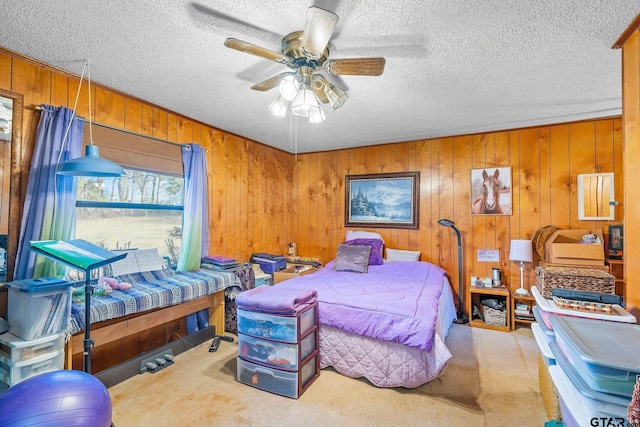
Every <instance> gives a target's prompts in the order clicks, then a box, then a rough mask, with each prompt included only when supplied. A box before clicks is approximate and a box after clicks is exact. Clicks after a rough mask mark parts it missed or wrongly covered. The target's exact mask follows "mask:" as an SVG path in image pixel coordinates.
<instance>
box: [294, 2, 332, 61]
mask: <svg viewBox="0 0 640 427" xmlns="http://www.w3.org/2000/svg"><path fill="white" fill-rule="evenodd" d="M337 23H338V15H336V14H335V13H333V12H329V11H328V10H324V9H320V8H318V7H310V8H309V9H308V10H307V19H306V21H305V23H304V32H303V33H302V50H303V52H304V54H305V55H306V56H307V58H309V59H318V58H320V57H321V56H322V53H323V52H324V49H325V48H326V47H327V44H328V43H329V39H330V38H331V35H332V34H333V31H334V30H335V28H336V24H337Z"/></svg>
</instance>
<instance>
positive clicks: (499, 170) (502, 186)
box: [471, 166, 513, 215]
mask: <svg viewBox="0 0 640 427" xmlns="http://www.w3.org/2000/svg"><path fill="white" fill-rule="evenodd" d="M512 213H513V203H512V187H511V166H508V167H486V168H482V169H471V215H512Z"/></svg>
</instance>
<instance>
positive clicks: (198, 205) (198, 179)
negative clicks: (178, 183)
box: [177, 144, 209, 333]
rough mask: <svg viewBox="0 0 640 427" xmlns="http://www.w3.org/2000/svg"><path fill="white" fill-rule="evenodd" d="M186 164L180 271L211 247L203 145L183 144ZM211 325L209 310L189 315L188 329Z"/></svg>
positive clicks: (193, 266) (194, 265) (190, 267)
mask: <svg viewBox="0 0 640 427" xmlns="http://www.w3.org/2000/svg"><path fill="white" fill-rule="evenodd" d="M182 166H183V168H184V201H183V203H182V205H183V208H184V210H183V212H182V243H181V245H180V256H179V257H178V266H177V269H178V270H179V271H189V270H195V269H197V268H199V267H200V259H201V258H202V256H203V254H205V255H206V254H207V253H208V251H209V197H208V196H209V195H208V189H207V157H206V151H205V150H204V149H203V148H202V147H201V146H199V145H196V144H187V145H184V146H183V147H182ZM207 326H209V310H201V311H199V312H197V313H193V314H190V315H188V316H187V332H188V333H192V332H195V331H198V330H200V329H203V328H206V327H207Z"/></svg>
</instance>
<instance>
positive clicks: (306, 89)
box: [224, 7, 385, 123]
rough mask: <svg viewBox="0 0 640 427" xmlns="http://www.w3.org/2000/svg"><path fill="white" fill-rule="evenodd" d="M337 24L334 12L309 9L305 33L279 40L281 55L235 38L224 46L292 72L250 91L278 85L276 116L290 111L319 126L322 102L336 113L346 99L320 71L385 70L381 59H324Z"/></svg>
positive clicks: (372, 73)
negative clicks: (282, 65) (274, 63)
mask: <svg viewBox="0 0 640 427" xmlns="http://www.w3.org/2000/svg"><path fill="white" fill-rule="evenodd" d="M337 23H338V16H337V15H336V14H335V13H333V12H330V11H327V10H324V9H320V8H317V7H310V8H309V9H308V10H307V16H306V20H305V26H304V31H294V32H292V33H289V34H287V35H286V36H285V37H284V38H283V39H282V53H278V52H274V51H272V50H269V49H265V48H263V47H260V46H256V45H254V44H251V43H247V42H244V41H241V40H238V39H234V38H228V39H227V40H225V42H224V45H225V46H226V47H228V48H231V49H235V50H239V51H240V52H244V53H249V54H251V55H256V56H259V57H261V58H264V59H268V60H271V61H275V62H278V63H281V64H284V65H286V66H287V67H289V68H291V69H292V70H294V71H293V72H285V73H281V74H279V75H277V76H274V77H271V78H269V79H267V80H265V81H263V82H261V83H258V84H256V85H254V86H253V87H252V88H251V89H253V90H258V91H268V90H271V89H273V88H274V87H276V86H278V91H279V96H278V98H276V100H275V101H273V102H272V103H271V105H270V106H269V109H270V110H271V111H272V112H273V113H274V114H275V115H276V116H278V117H284V116H286V114H287V111H288V110H289V109H290V110H291V114H292V115H294V116H299V117H306V118H308V119H309V122H310V123H320V122H322V121H324V120H325V118H326V116H325V114H324V111H323V109H322V106H321V103H322V104H327V103H328V104H330V105H331V106H332V107H333V109H334V110H336V109H338V108H340V107H342V106H343V105H344V103H345V102H346V101H347V99H348V98H349V96H348V95H347V93H346V92H345V91H343V90H342V89H340V88H338V87H336V86H335V85H333V84H332V83H330V82H329V81H328V80H327V79H326V78H325V77H324V76H323V75H322V74H320V72H321V71H322V72H326V73H328V74H331V75H360V76H379V75H381V74H382V72H383V71H384V64H385V59H384V58H351V59H338V60H330V59H327V58H328V57H329V40H330V39H331V36H332V35H333V32H334V30H335V28H336V25H337ZM289 102H291V105H290V107H289V104H288V103H289Z"/></svg>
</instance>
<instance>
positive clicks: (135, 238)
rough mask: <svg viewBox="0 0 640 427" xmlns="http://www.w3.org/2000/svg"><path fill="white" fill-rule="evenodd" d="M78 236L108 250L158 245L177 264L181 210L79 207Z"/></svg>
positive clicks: (159, 249) (163, 253) (159, 250)
mask: <svg viewBox="0 0 640 427" xmlns="http://www.w3.org/2000/svg"><path fill="white" fill-rule="evenodd" d="M76 238H78V239H83V240H86V241H88V242H90V243H93V244H94V245H97V246H101V247H103V248H105V249H108V250H121V249H149V248H157V249H158V252H159V253H160V255H161V256H168V257H169V258H170V259H171V264H172V265H175V264H176V263H177V262H178V254H179V253H180V243H181V241H182V211H158V210H150V209H104V208H76Z"/></svg>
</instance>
